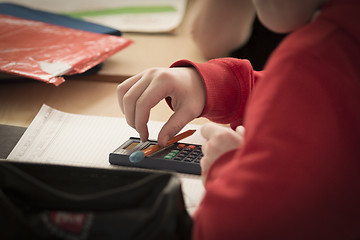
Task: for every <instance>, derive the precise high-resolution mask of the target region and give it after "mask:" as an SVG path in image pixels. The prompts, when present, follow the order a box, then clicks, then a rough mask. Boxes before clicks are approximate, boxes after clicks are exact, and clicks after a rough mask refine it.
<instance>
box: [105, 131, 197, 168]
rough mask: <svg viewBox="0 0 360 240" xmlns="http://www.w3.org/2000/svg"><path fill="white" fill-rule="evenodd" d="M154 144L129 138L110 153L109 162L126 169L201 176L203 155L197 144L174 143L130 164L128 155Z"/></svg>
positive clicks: (150, 141) (153, 142) (154, 143)
mask: <svg viewBox="0 0 360 240" xmlns="http://www.w3.org/2000/svg"><path fill="white" fill-rule="evenodd" d="M156 144H157V141H153V140H149V141H146V142H140V139H139V138H133V137H131V138H130V139H129V140H127V141H126V142H125V143H123V144H122V145H121V146H120V147H118V148H117V149H116V150H115V151H114V152H112V153H110V155H109V162H110V163H111V164H115V165H121V166H128V167H139V168H147V169H159V170H172V171H176V172H180V173H189V174H196V175H201V168H200V159H201V158H202V156H203V154H202V151H201V145H197V144H187V143H174V144H172V145H170V146H168V147H165V148H163V149H161V150H159V151H157V152H154V153H153V154H151V155H149V156H147V157H145V158H144V159H143V160H142V161H140V162H130V160H129V156H130V154H132V153H133V152H136V151H141V150H144V149H146V148H148V147H150V146H152V145H156Z"/></svg>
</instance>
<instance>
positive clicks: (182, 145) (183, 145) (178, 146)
mask: <svg viewBox="0 0 360 240" xmlns="http://www.w3.org/2000/svg"><path fill="white" fill-rule="evenodd" d="M185 146H186V145H185V144H183V143H180V144H178V145H177V148H179V149H181V148H184V147H185Z"/></svg>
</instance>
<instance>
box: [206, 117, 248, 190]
mask: <svg viewBox="0 0 360 240" xmlns="http://www.w3.org/2000/svg"><path fill="white" fill-rule="evenodd" d="M201 134H202V136H203V137H204V138H205V139H206V142H205V143H204V144H203V146H202V152H203V154H204V157H203V158H202V159H201V161H200V165H201V171H202V173H201V177H202V181H203V183H204V184H205V180H206V177H207V172H208V170H209V168H210V166H211V165H212V164H213V163H214V161H215V160H216V159H217V158H218V157H220V156H221V155H222V154H224V153H226V152H228V151H230V150H232V149H235V148H238V147H240V146H241V145H242V143H243V141H244V134H245V128H244V127H243V126H238V127H237V128H236V130H235V131H233V130H232V129H230V128H227V127H222V126H219V125H216V124H215V123H207V124H205V125H204V126H203V127H202V128H201Z"/></svg>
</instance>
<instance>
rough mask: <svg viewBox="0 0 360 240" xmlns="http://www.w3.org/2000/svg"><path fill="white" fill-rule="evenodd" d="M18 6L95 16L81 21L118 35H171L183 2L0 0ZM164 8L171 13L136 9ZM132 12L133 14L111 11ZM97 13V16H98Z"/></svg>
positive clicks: (183, 10) (176, 0) (148, 0)
mask: <svg viewBox="0 0 360 240" xmlns="http://www.w3.org/2000/svg"><path fill="white" fill-rule="evenodd" d="M0 2H10V3H16V4H21V5H24V6H27V7H31V8H34V9H39V10H43V11H49V12H55V13H60V14H71V13H74V12H99V14H95V15H90V16H84V17H81V18H82V19H84V20H87V21H89V22H94V23H97V24H102V25H105V26H109V27H113V28H116V29H119V30H121V31H122V32H144V33H163V32H171V31H173V30H174V29H176V28H177V27H178V26H179V25H180V24H181V22H182V20H183V18H184V15H185V11H186V5H187V0H102V1H98V0H76V1H73V0H63V1H57V0H10V1H9V0H0ZM137 7H138V8H143V7H145V8H146V7H160V8H161V7H168V8H172V9H173V10H171V11H151V10H149V11H141V10H136V8H137ZM126 8H132V9H135V10H133V11H126V10H125V11H119V12H118V13H117V12H116V11H114V9H115V10H116V9H126ZM100 13H101V14H100Z"/></svg>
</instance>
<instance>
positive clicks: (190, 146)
mask: <svg viewBox="0 0 360 240" xmlns="http://www.w3.org/2000/svg"><path fill="white" fill-rule="evenodd" d="M187 148H189V149H195V148H196V146H194V145H189V146H187Z"/></svg>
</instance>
